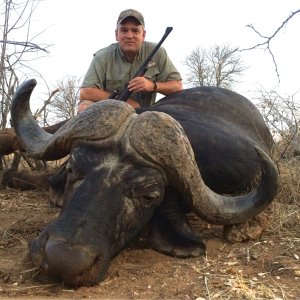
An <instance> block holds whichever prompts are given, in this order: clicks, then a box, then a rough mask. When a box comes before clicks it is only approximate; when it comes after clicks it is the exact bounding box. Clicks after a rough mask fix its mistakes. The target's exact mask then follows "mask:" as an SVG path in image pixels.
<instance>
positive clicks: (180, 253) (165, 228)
mask: <svg viewBox="0 0 300 300" xmlns="http://www.w3.org/2000/svg"><path fill="white" fill-rule="evenodd" d="M148 242H149V244H150V247H151V248H152V249H154V250H156V251H158V252H161V253H163V254H167V255H170V256H176V257H182V258H188V257H198V256H201V255H204V254H205V251H206V247H205V244H204V242H203V241H202V239H201V238H200V237H197V236H196V235H195V234H194V233H193V232H192V230H191V229H190V227H189V225H188V223H187V221H184V222H180V223H172V222H168V221H167V220H159V221H157V222H155V223H153V224H152V227H151V229H150V233H149V238H148Z"/></svg>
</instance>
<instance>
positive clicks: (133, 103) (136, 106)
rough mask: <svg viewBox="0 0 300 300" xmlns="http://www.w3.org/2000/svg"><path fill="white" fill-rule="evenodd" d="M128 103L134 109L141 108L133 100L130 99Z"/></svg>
mask: <svg viewBox="0 0 300 300" xmlns="http://www.w3.org/2000/svg"><path fill="white" fill-rule="evenodd" d="M126 102H127V103H128V104H129V105H131V106H132V107H133V108H139V107H140V105H139V104H138V103H137V102H136V101H134V100H132V99H128V100H127V101H126Z"/></svg>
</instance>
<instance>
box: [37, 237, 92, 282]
mask: <svg viewBox="0 0 300 300" xmlns="http://www.w3.org/2000/svg"><path fill="white" fill-rule="evenodd" d="M95 260H96V255H94V254H93V253H92V251H89V250H88V249H85V248H83V246H78V245H77V246H72V245H70V244H68V243H67V242H66V241H65V240H62V239H49V240H48V241H47V243H46V245H45V260H44V263H43V268H44V270H45V271H46V272H47V273H48V274H51V275H53V276H55V277H59V278H61V279H63V278H68V277H72V276H76V275H78V274H80V273H82V272H84V271H86V270H87V269H88V268H90V267H91V266H92V265H93V264H94V263H95Z"/></svg>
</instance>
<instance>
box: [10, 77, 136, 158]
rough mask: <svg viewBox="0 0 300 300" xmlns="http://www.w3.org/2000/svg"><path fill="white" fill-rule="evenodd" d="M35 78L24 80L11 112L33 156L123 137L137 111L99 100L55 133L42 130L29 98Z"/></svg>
mask: <svg viewBox="0 0 300 300" xmlns="http://www.w3.org/2000/svg"><path fill="white" fill-rule="evenodd" d="M35 86H36V80H34V79H32V80H27V81H25V82H24V83H23V84H22V85H21V86H20V87H19V88H18V90H17V91H16V93H15V95H14V97H13V100H12V107H11V116H12V122H13V126H14V128H15V131H16V134H17V136H18V140H19V141H20V143H21V145H22V146H23V148H24V149H25V151H26V152H27V153H28V154H29V155H30V156H32V157H36V158H39V159H45V160H56V159H59V158H62V157H64V156H66V155H68V154H69V153H70V150H71V148H72V147H73V146H74V145H75V144H76V143H77V142H80V141H94V140H95V141H96V140H97V141H99V140H112V139H118V138H120V137H122V135H123V132H124V131H125V130H126V128H127V123H128V122H130V120H131V119H132V118H133V115H134V114H135V111H134V109H133V108H132V107H131V106H129V105H128V104H127V103H125V102H121V101H117V100H104V101H99V102H97V103H95V104H94V105H92V106H91V107H90V108H88V109H86V110H85V111H83V112H82V113H81V114H79V115H77V116H76V117H74V118H72V119H70V121H68V122H67V123H65V124H64V125H63V126H62V127H60V128H59V129H58V130H57V131H56V132H55V133H54V134H49V133H47V132H46V131H45V130H43V129H42V128H41V127H40V126H39V125H38V124H37V122H36V120H35V119H34V117H33V116H32V113H31V110H30V107H29V100H30V96H31V93H32V91H33V89H34V87H35Z"/></svg>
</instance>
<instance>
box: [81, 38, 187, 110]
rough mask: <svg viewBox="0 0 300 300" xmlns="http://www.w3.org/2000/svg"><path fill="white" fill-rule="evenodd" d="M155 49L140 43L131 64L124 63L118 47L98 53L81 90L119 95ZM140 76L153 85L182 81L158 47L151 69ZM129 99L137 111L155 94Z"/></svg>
mask: <svg viewBox="0 0 300 300" xmlns="http://www.w3.org/2000/svg"><path fill="white" fill-rule="evenodd" d="M155 46H156V44H154V43H150V42H144V43H143V45H142V47H141V49H140V51H139V53H138V55H137V56H136V57H135V59H134V61H133V62H132V63H131V62H128V61H127V60H126V59H125V57H124V55H123V54H122V51H121V49H120V47H119V44H118V43H114V44H111V45H110V46H108V47H106V48H103V49H100V50H99V51H97V52H96V53H95V54H94V57H93V60H92V62H91V64H90V66H89V69H88V71H87V73H86V75H85V77H84V79H83V83H82V85H81V87H98V88H101V89H104V90H106V91H108V92H110V93H112V92H113V91H114V90H117V91H119V92H120V91H122V90H123V88H124V87H125V86H126V84H127V83H128V82H129V81H130V80H131V79H132V78H133V76H134V74H135V73H136V72H137V71H138V69H139V68H140V67H141V65H142V64H143V63H144V61H145V60H146V59H147V57H148V56H149V54H150V53H151V51H152V50H153V49H154V48H155ZM144 76H145V77H146V78H149V79H150V80H155V81H169V80H182V78H181V76H180V74H179V72H178V71H177V69H176V68H175V66H174V65H173V63H172V61H171V60H170V58H169V57H168V55H167V52H166V50H165V49H164V48H162V47H160V48H159V49H158V51H157V52H156V53H155V55H154V56H153V58H152V60H151V66H150V67H149V68H148V69H147V71H146V73H145V75H144ZM130 98H131V99H134V100H135V101H137V102H138V103H139V104H140V106H141V107H143V106H150V105H151V104H153V103H154V102H155V98H156V92H153V93H148V92H139V93H133V94H131V96H130Z"/></svg>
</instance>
